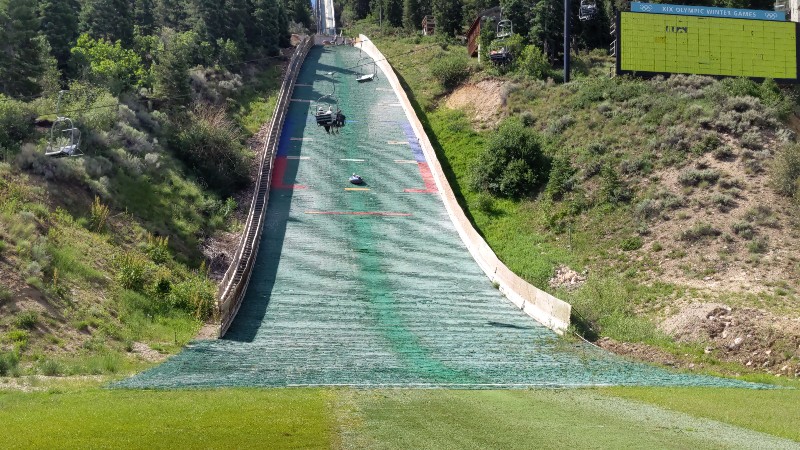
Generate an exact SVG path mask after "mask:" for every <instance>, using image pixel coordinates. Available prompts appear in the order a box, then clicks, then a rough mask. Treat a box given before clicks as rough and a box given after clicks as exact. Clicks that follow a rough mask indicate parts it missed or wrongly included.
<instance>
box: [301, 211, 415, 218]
mask: <svg viewBox="0 0 800 450" xmlns="http://www.w3.org/2000/svg"><path fill="white" fill-rule="evenodd" d="M306 214H317V215H326V216H390V217H408V216H410V215H411V214H409V213H399V212H385V211H306Z"/></svg>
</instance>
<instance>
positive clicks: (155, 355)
mask: <svg viewBox="0 0 800 450" xmlns="http://www.w3.org/2000/svg"><path fill="white" fill-rule="evenodd" d="M131 347H132V348H131V353H133V354H134V355H136V356H138V357H139V358H140V359H142V360H144V361H149V362H161V361H164V360H166V359H167V355H162V354H161V353H159V352H158V351H156V350H153V349H152V348H150V346H149V345H147V344H145V343H142V342H134V343H133V345H132V346H131Z"/></svg>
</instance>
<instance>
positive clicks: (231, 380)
mask: <svg viewBox="0 0 800 450" xmlns="http://www.w3.org/2000/svg"><path fill="white" fill-rule="evenodd" d="M361 57H362V55H361V54H360V50H359V49H357V48H352V47H335V48H320V47H315V48H314V49H312V50H311V52H310V54H309V55H308V58H307V60H306V62H305V64H304V66H303V68H302V71H301V73H300V76H299V79H298V86H297V87H296V88H295V91H294V94H293V98H294V99H295V100H296V101H293V102H291V106H290V108H289V113H288V117H287V121H286V124H285V127H284V129H283V136H282V139H281V144H280V150H279V155H278V159H277V161H276V167H275V181H274V183H273V186H272V191H271V194H270V199H269V208H268V212H267V220H266V224H265V226H264V231H263V238H262V243H261V247H260V250H259V254H258V259H257V262H256V266H255V269H254V273H253V276H252V280H251V282H250V286H249V288H248V291H247V296H246V299H245V301H244V304H243V305H242V308H241V310H240V312H239V315H238V317H237V318H236V321H235V322H234V324H233V326H232V327H231V329H230V331H229V332H228V334H227V335H226V336H225V338H224V339H221V340H216V341H196V342H193V343H191V344H189V345H188V346H187V347H186V349H185V350H184V351H183V352H182V353H180V354H179V355H177V356H175V357H173V358H171V359H170V360H169V361H167V362H165V363H164V364H162V365H160V366H158V367H155V368H153V369H151V370H148V371H146V372H144V373H141V374H139V375H137V376H135V377H133V378H130V379H127V380H124V381H122V382H119V383H117V384H116V386H119V387H135V388H139V387H143V388H175V387H190V386H197V387H200V386H202V387H207V386H293V385H358V386H402V387H460V388H489V387H529V386H553V387H564V386H596V385H662V386H663V385H704V386H750V387H755V386H757V385H753V384H748V383H744V382H739V381H736V380H730V379H722V378H714V377H708V376H696V375H688V374H679V373H672V372H669V371H665V370H662V369H659V368H655V367H652V366H648V365H645V364H640V363H635V362H631V361H627V360H624V359H622V358H619V357H616V356H614V355H612V354H610V353H607V352H605V351H602V350H600V349H597V348H595V347H593V346H591V345H588V344H581V343H574V342H567V341H565V340H562V339H559V338H558V337H557V336H556V335H555V334H554V333H553V332H551V331H550V330H549V329H547V328H545V327H543V326H541V325H539V324H537V323H536V322H534V321H533V320H532V319H530V318H529V317H528V316H526V315H525V314H524V313H522V312H520V311H519V310H518V309H517V308H515V307H514V306H513V304H512V303H511V302H510V301H508V300H507V299H505V298H504V297H502V296H501V295H500V294H499V292H498V291H497V290H496V289H494V288H493V287H492V285H491V283H490V282H489V280H488V279H487V277H486V276H485V275H484V274H483V273H482V272H481V271H480V269H479V268H478V266H477V264H476V263H475V262H474V261H473V260H472V258H471V256H470V254H469V252H468V251H467V250H466V248H465V247H464V245H463V244H462V242H461V241H460V239H459V237H458V234H457V233H456V231H455V229H454V227H453V225H452V223H451V222H450V220H449V218H448V216H447V213H446V211H445V208H444V205H443V203H442V201H441V199H440V197H439V195H438V194H437V193H431V192H429V190H430V188H431V185H430V178H429V176H428V175H427V174H429V172H427V165H426V162H425V159H424V156H423V155H422V153H421V151H420V149H419V145H418V143H417V141H416V138H414V136H413V132H411V130H410V126H409V124H408V120H407V119H406V117H405V114H404V112H403V109H402V108H401V107H400V105H399V103H398V99H397V97H396V96H395V94H394V93H393V92H392V90H391V88H390V86H389V84H388V82H387V81H386V80H385V79H384V78H383V77H382V76H381V74H379V75H378V77H377V79H376V80H375V81H373V82H368V83H363V84H359V83H357V82H356V80H355V78H356V75H357V72H358V71H357V70H354V69H348V68H352V67H353V66H355V65H356V64H357V63H358V61H359V59H360V58H361ZM331 73H333V75H331ZM331 81H333V82H334V83H335V84H336V93H335V95H336V97H337V98H338V100H339V105H340V106H341V108H342V110H343V111H344V113H345V114H346V115H347V126H346V127H344V128H343V129H342V130H341V132H340V133H338V134H326V132H325V131H324V129H322V128H321V127H318V126H317V125H316V123H315V121H314V118H313V117H312V116H311V115H310V114H309V111H310V108H311V106H312V105H313V103H314V102H315V101H316V100H317V99H318V98H319V97H321V96H323V95H325V94H330V93H331ZM309 100H310V101H311V102H309ZM352 173H358V174H360V175H362V176H363V177H364V179H365V181H366V184H365V185H364V186H363V187H362V188H363V189H368V190H347V189H348V188H354V187H355V186H353V185H351V184H350V183H348V177H349V176H350V175H351V174H352ZM426 180H427V183H426Z"/></svg>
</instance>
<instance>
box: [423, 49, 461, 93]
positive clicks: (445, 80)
mask: <svg viewBox="0 0 800 450" xmlns="http://www.w3.org/2000/svg"><path fill="white" fill-rule="evenodd" d="M431 75H432V76H433V78H435V79H436V81H438V82H439V84H441V85H442V87H443V88H444V89H446V90H448V91H449V90H452V89H454V88H456V87H457V86H458V85H459V84H461V82H462V81H464V80H465V79H466V78H467V76H469V71H468V70H467V61H466V60H465V59H464V58H461V57H458V56H446V57H444V58H439V59H437V60H435V61H434V62H433V63H432V64H431Z"/></svg>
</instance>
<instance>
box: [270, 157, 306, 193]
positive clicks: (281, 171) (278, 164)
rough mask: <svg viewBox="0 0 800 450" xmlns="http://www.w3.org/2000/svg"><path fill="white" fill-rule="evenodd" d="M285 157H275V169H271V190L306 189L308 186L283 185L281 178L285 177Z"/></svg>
mask: <svg viewBox="0 0 800 450" xmlns="http://www.w3.org/2000/svg"><path fill="white" fill-rule="evenodd" d="M286 163H287V161H286V157H285V156H277V157H276V158H275V167H274V168H273V169H272V183H271V186H270V187H271V188H272V189H308V186H303V185H302V184H283V177H284V175H286Z"/></svg>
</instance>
